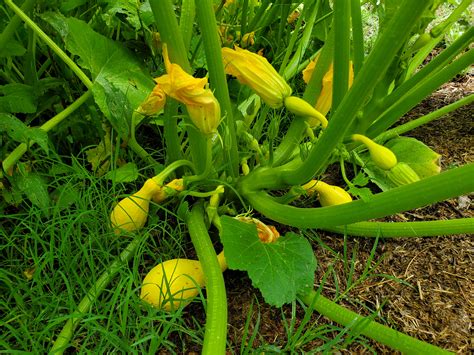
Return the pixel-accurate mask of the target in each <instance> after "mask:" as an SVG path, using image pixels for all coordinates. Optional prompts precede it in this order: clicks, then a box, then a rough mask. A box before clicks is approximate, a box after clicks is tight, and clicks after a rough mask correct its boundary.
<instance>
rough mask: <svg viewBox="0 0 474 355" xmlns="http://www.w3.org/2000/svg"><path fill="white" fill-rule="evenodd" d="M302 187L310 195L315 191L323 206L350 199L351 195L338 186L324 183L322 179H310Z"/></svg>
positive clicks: (345, 201) (337, 203)
mask: <svg viewBox="0 0 474 355" xmlns="http://www.w3.org/2000/svg"><path fill="white" fill-rule="evenodd" d="M302 187H303V189H305V190H306V193H307V194H308V195H310V196H311V195H313V194H314V193H317V194H318V196H319V202H320V203H321V206H323V207H327V206H334V205H341V204H343V203H347V202H351V201H352V197H351V195H349V194H348V193H347V191H346V190H344V189H343V188H341V187H339V186H335V185H329V184H326V183H325V182H323V181H318V180H311V181H310V182H308V183H306V184H304V185H303V186H302Z"/></svg>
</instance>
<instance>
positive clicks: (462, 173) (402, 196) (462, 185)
mask: <svg viewBox="0 0 474 355" xmlns="http://www.w3.org/2000/svg"><path fill="white" fill-rule="evenodd" d="M291 170H294V169H291ZM270 173H271V171H270ZM250 175H251V174H249V175H248V176H250ZM248 176H247V177H248ZM472 176H474V163H471V164H467V165H464V166H462V167H459V168H454V169H451V170H448V171H445V172H443V173H441V174H439V175H435V176H431V177H428V178H425V179H422V180H420V181H417V182H415V183H412V184H409V185H404V186H400V187H397V188H394V189H391V190H389V191H386V192H382V193H379V194H377V195H374V196H372V197H371V198H370V200H368V201H363V200H357V201H353V202H349V203H345V204H341V205H337V206H330V207H320V208H298V207H293V206H287V205H281V204H279V203H277V202H276V201H275V200H274V199H273V198H272V197H270V196H269V195H267V194H266V193H265V192H261V191H258V192H255V191H252V189H251V186H252V185H256V184H257V183H258V180H259V179H260V177H257V178H255V177H254V178H253V179H250V180H249V181H247V180H244V183H243V185H241V186H240V191H241V192H242V194H243V196H244V197H245V198H246V199H247V200H248V201H249V202H250V204H251V205H252V206H253V207H254V208H255V209H256V210H257V211H259V212H260V213H262V214H264V215H265V216H266V217H268V218H271V219H273V220H274V221H277V222H279V223H283V224H286V225H290V226H293V227H298V228H326V227H334V226H342V225H347V224H351V223H355V222H360V221H366V220H369V219H371V218H379V217H385V216H388V215H391V214H394V213H399V212H402V211H407V210H410V209H414V208H418V207H421V206H426V205H428V204H431V203H434V202H437V201H441V200H445V199H447V198H451V197H456V196H460V195H463V194H466V193H470V192H472V191H474V179H472ZM247 177H246V178H247ZM268 178H269V179H271V178H272V175H271V174H270V175H269V177H268ZM253 180H257V183H255V184H252V181H253Z"/></svg>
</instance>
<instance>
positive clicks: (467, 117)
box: [188, 74, 474, 353]
mask: <svg viewBox="0 0 474 355" xmlns="http://www.w3.org/2000/svg"><path fill="white" fill-rule="evenodd" d="M473 88H474V77H473V76H471V75H469V74H468V75H466V76H463V77H461V78H459V79H458V80H455V81H452V82H450V83H448V84H446V85H444V86H443V87H441V88H440V89H439V90H438V91H436V92H435V93H434V94H433V95H431V96H430V97H429V98H427V99H426V100H424V101H423V102H422V103H421V104H420V105H419V106H417V107H416V108H414V109H413V110H411V112H410V113H409V114H407V115H406V117H404V118H403V120H402V121H407V120H410V119H414V118H417V117H419V116H421V115H424V114H427V113H429V112H432V111H434V110H436V109H437V108H440V107H442V106H445V105H447V104H449V103H451V102H454V101H455V100H458V99H459V98H461V97H464V96H467V95H469V94H472V91H473ZM473 110H474V106H473V105H469V106H464V107H462V108H460V109H458V110H456V111H455V112H452V113H450V114H449V115H448V116H447V117H444V118H442V119H440V120H437V121H434V122H431V123H430V124H427V125H425V126H422V127H420V128H418V129H416V130H414V131H411V132H409V134H407V136H411V137H415V138H417V139H419V140H420V141H422V142H424V143H425V144H427V145H428V146H429V147H431V148H432V149H433V150H435V151H436V152H438V153H440V154H441V155H442V160H441V165H442V168H443V169H446V168H450V167H453V166H457V165H463V164H466V163H469V162H472V160H473V159H474V136H473V134H472V129H473V124H472V117H473ZM473 196H474V195H472V194H471V195H469V196H462V197H459V198H457V199H451V200H447V201H444V202H440V203H437V204H434V205H431V206H427V207H424V208H419V209H416V210H414V211H409V212H406V213H402V214H397V215H396V216H392V217H390V218H389V220H397V221H416V220H432V219H451V218H461V217H473V216H474V213H473V209H472V207H471V199H472V198H473ZM318 234H319V238H320V240H321V241H322V242H323V243H324V244H325V245H326V246H327V248H321V247H320V244H318V243H316V242H314V252H315V255H316V258H317V260H318V269H317V272H316V280H317V281H316V286H318V284H317V283H318V280H321V279H322V277H323V275H324V273H325V272H326V271H327V269H328V267H329V266H332V268H333V270H334V271H333V275H331V277H329V278H328V280H327V281H326V282H325V284H324V286H323V294H324V295H325V296H326V297H328V298H330V299H334V297H335V295H336V287H338V288H339V290H344V289H345V288H346V280H347V276H348V273H347V268H346V267H345V265H344V263H343V262H342V261H341V259H342V257H341V256H342V255H343V253H344V238H343V237H342V236H340V235H335V234H330V233H325V232H318ZM345 243H346V246H347V250H348V251H347V252H348V255H352V252H353V251H354V250H355V251H356V252H357V254H356V263H355V266H356V267H355V275H354V276H355V277H354V280H357V278H358V277H359V276H360V275H361V273H362V272H363V269H364V267H365V263H366V261H367V259H368V257H369V255H370V252H371V249H372V248H373V246H374V239H364V238H355V237H354V238H353V237H348V238H346V242H345ZM335 255H336V257H335ZM337 256H339V257H337ZM473 258H474V241H473V239H472V238H471V236H470V235H457V236H450V237H436V238H410V239H392V240H390V239H387V240H379V242H378V245H377V246H376V251H375V258H374V261H373V262H372V264H374V263H376V262H379V264H378V265H377V267H376V269H375V271H374V272H373V274H379V275H380V274H383V275H390V276H391V277H392V279H390V278H387V277H382V276H375V277H370V278H368V279H366V280H365V281H363V282H361V283H360V284H356V285H355V286H354V287H352V289H351V290H350V292H349V293H348V294H347V296H346V297H345V298H343V299H342V300H340V301H339V303H340V304H342V305H344V306H346V307H347V308H349V309H351V310H353V311H355V312H358V313H359V314H362V315H366V316H368V315H370V314H371V312H370V311H368V309H371V310H378V317H377V321H379V322H382V323H384V324H386V325H388V326H390V327H392V328H394V329H397V330H399V331H401V332H404V333H406V334H409V335H411V336H413V337H415V338H418V339H420V340H423V341H426V342H428V343H431V344H434V345H437V346H439V347H441V348H444V349H447V350H450V351H454V352H458V353H472V352H473V350H474V347H473V344H472V340H471V339H472V319H473V316H474V307H473V300H474V287H473V279H474V268H473V267H472V265H473ZM225 279H226V288H227V294H228V302H229V304H228V311H229V320H228V324H229V333H228V342H229V345H230V346H231V348H232V349H233V350H234V351H236V352H240V348H241V346H242V337H243V334H244V329H245V322H246V320H247V318H248V316H249V314H251V318H250V325H249V331H250V334H252V332H253V330H254V328H255V327H256V324H257V319H258V318H259V319H260V323H259V329H258V336H257V337H256V339H255V341H254V343H253V346H252V347H251V348H253V349H255V348H257V347H258V346H259V345H261V344H264V343H266V344H273V345H274V346H275V349H278V348H282V347H284V346H285V345H286V343H287V331H286V329H285V325H284V321H283V320H282V318H283V317H282V313H283V314H284V315H285V317H286V319H287V320H289V319H291V313H292V307H291V305H288V306H284V307H283V308H282V309H281V310H280V309H279V308H274V307H270V306H268V305H266V304H265V302H264V301H263V299H262V297H261V295H260V293H259V292H258V291H257V290H256V289H254V288H253V287H252V285H251V281H250V280H249V279H248V277H247V276H246V274H245V273H242V272H236V271H227V272H226V275H225ZM396 279H397V280H396ZM251 307H253V308H252V309H251ZM188 311H189V313H188V314H192V315H193V317H195V318H198V319H201V318H202V321H203V322H204V316H203V315H202V307H201V306H200V305H199V304H196V303H194V304H192V305H191V306H190V308H189V309H188ZM296 315H297V318H298V322H297V324H296V326H298V323H299V322H300V321H301V320H302V318H303V316H304V312H303V311H302V309H301V307H296ZM190 322H191V320H190ZM324 323H326V324H329V323H330V321H329V320H327V319H325V318H324V317H322V316H320V315H318V314H316V313H315V314H313V316H312V319H311V321H310V323H309V324H314V325H315V326H318V325H321V324H324ZM336 334H337V333H334V334H333V335H331V334H328V335H327V336H328V337H329V338H330V339H331V338H334V337H335V336H336ZM244 342H245V340H244ZM361 342H364V343H365V344H368V345H369V346H370V347H371V348H372V351H376V352H383V353H385V352H389V353H393V350H391V349H389V348H387V347H385V346H383V345H381V344H378V343H376V342H373V341H371V340H361V341H360V342H359V341H356V342H352V343H351V344H350V345H349V347H348V348H347V349H346V350H344V352H350V353H354V352H355V353H368V352H372V351H370V350H369V348H367V347H366V346H362V345H361ZM322 344H323V341H321V340H315V341H312V342H309V343H307V344H306V345H305V346H304V347H303V348H302V349H301V350H302V351H311V350H313V349H316V348H317V347H318V346H320V345H322ZM190 350H196V351H197V352H199V350H200V349H198V348H196V349H190Z"/></svg>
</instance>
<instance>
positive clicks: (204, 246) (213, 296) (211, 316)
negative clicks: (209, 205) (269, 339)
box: [187, 204, 227, 355]
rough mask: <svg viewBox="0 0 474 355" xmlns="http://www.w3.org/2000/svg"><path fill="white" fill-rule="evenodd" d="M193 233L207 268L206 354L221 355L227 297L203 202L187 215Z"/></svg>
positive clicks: (223, 350)
mask: <svg viewBox="0 0 474 355" xmlns="http://www.w3.org/2000/svg"><path fill="white" fill-rule="evenodd" d="M187 222H188V227H189V234H190V236H191V241H192V242H193V245H194V248H195V249H196V253H197V256H198V258H199V261H200V263H201V266H202V270H203V272H204V280H205V282H206V294H207V307H206V328H205V333H204V341H203V346H202V351H201V353H202V354H206V355H207V354H209V355H220V354H225V352H226V337H227V298H226V291H225V284H224V276H223V275H222V271H221V268H220V266H219V263H218V261H217V255H216V252H215V250H214V247H213V245H212V242H211V238H210V237H209V234H208V232H207V228H206V224H205V223H204V209H203V207H202V204H198V205H195V206H194V207H193V209H192V210H191V212H190V213H189V215H188V218H187Z"/></svg>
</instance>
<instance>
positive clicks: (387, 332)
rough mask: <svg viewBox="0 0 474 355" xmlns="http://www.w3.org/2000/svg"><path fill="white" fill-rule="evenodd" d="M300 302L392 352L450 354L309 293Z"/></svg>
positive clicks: (312, 292)
mask: <svg viewBox="0 0 474 355" xmlns="http://www.w3.org/2000/svg"><path fill="white" fill-rule="evenodd" d="M300 297H301V300H302V301H303V302H304V303H305V304H307V305H308V306H312V307H313V308H314V309H315V310H316V311H317V312H319V313H320V314H322V315H323V316H325V317H327V318H329V319H330V320H332V321H334V322H336V323H339V324H341V325H343V326H345V327H348V328H351V331H352V332H357V333H359V334H363V335H365V336H367V337H369V338H371V339H373V340H375V341H378V342H379V343H382V344H384V345H387V346H389V347H391V348H392V349H394V350H399V351H401V352H402V353H404V354H449V353H450V352H448V351H446V350H443V349H441V348H438V347H436V346H434V345H431V344H428V343H425V342H422V341H421V340H418V339H415V338H412V337H410V336H408V335H406V334H403V333H401V332H398V331H396V330H394V329H391V328H389V327H387V326H385V325H382V324H380V323H377V322H375V321H373V320H371V319H370V318H368V317H363V316H361V315H359V314H357V313H355V312H352V311H350V310H348V309H346V308H344V307H342V306H340V305H338V304H337V303H335V302H333V301H331V300H329V299H328V298H326V297H324V296H322V295H320V294H317V292H316V291H314V290H313V291H311V292H310V293H308V294H307V295H305V296H300Z"/></svg>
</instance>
